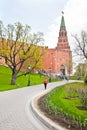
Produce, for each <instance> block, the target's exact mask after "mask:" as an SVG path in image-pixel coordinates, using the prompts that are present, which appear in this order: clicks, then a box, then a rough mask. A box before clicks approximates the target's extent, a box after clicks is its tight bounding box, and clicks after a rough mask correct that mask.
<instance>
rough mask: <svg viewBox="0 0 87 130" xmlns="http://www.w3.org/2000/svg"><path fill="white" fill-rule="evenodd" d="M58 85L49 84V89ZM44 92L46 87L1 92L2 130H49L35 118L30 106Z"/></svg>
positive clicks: (0, 125) (39, 86) (0, 119)
mask: <svg viewBox="0 0 87 130" xmlns="http://www.w3.org/2000/svg"><path fill="white" fill-rule="evenodd" d="M60 84H61V83H60ZM57 85H59V83H54V85H53V83H51V84H48V88H47V89H49V88H52V87H53V86H54V87H55V86H57ZM43 91H45V90H44V86H43V85H37V86H33V87H26V88H21V89H15V90H10V91H6V92H0V130H48V129H47V128H45V126H43V125H42V124H41V123H40V122H39V121H38V120H37V119H36V117H34V115H33V113H32V112H31V109H30V106H29V101H30V100H31V99H32V98H33V97H34V96H36V95H37V94H39V93H42V92H43ZM26 106H27V107H26ZM28 107H29V109H28Z"/></svg>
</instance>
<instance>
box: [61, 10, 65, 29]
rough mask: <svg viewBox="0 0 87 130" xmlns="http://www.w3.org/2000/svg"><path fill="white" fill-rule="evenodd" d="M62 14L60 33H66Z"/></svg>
mask: <svg viewBox="0 0 87 130" xmlns="http://www.w3.org/2000/svg"><path fill="white" fill-rule="evenodd" d="M63 15H64V12H63V11H62V18H61V25H60V31H66V27H65V20H64V16H63Z"/></svg>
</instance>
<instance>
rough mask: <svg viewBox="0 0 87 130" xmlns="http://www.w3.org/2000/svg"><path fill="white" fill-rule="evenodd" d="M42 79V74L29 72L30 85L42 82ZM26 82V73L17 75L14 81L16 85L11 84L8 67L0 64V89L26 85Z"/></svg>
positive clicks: (4, 89)
mask: <svg viewBox="0 0 87 130" xmlns="http://www.w3.org/2000/svg"><path fill="white" fill-rule="evenodd" d="M43 80H44V76H40V75H39V74H30V81H31V82H30V84H31V85H37V84H42V83H43ZM27 84H28V75H26V76H21V77H19V78H18V79H17V81H16V85H11V70H10V69H9V68H8V67H5V66H0V91H6V90H11V89H16V88H22V87H26V86H27Z"/></svg>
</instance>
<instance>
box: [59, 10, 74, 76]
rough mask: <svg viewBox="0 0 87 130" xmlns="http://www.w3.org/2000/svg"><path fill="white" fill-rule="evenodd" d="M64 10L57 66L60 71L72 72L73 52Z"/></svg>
mask: <svg viewBox="0 0 87 130" xmlns="http://www.w3.org/2000/svg"><path fill="white" fill-rule="evenodd" d="M63 14H64V13H63V12H62V19H61V25H60V31H59V37H58V43H57V57H58V59H57V67H58V73H63V74H64V75H65V74H71V73H72V52H71V50H70V46H69V42H68V37H67V31H66V26H65V21H64V16H63Z"/></svg>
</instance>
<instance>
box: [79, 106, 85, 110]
mask: <svg viewBox="0 0 87 130" xmlns="http://www.w3.org/2000/svg"><path fill="white" fill-rule="evenodd" d="M77 108H78V109H80V110H87V106H77Z"/></svg>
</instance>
